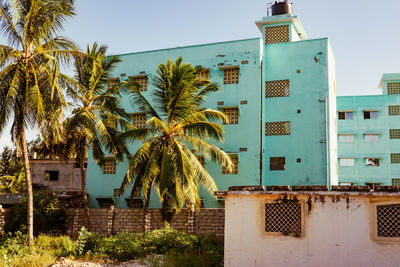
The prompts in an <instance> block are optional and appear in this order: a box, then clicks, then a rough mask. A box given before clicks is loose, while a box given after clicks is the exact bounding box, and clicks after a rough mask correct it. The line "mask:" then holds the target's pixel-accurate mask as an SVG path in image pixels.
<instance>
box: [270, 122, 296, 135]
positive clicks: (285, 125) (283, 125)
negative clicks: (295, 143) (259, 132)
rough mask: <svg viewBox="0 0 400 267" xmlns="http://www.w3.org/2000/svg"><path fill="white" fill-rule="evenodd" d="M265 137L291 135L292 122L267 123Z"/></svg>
mask: <svg viewBox="0 0 400 267" xmlns="http://www.w3.org/2000/svg"><path fill="white" fill-rule="evenodd" d="M265 135H266V136H272V135H290V121H276V122H267V123H265Z"/></svg>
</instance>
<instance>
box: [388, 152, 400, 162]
mask: <svg viewBox="0 0 400 267" xmlns="http://www.w3.org/2000/svg"><path fill="white" fill-rule="evenodd" d="M390 162H391V163H400V153H392V154H390Z"/></svg>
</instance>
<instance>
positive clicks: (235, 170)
mask: <svg viewBox="0 0 400 267" xmlns="http://www.w3.org/2000/svg"><path fill="white" fill-rule="evenodd" d="M229 157H230V158H231V161H232V164H233V166H232V170H229V168H228V167H222V174H236V173H238V168H239V157H238V155H236V154H233V155H229Z"/></svg>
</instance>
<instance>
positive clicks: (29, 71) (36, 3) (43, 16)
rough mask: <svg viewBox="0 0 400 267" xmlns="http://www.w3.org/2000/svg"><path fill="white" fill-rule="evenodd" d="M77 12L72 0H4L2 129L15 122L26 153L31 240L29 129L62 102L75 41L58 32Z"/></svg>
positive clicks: (0, 3) (0, 19)
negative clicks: (63, 77) (65, 66)
mask: <svg viewBox="0 0 400 267" xmlns="http://www.w3.org/2000/svg"><path fill="white" fill-rule="evenodd" d="M73 15H74V1H73V0H25V1H23V0H13V1H12V3H10V1H7V0H0V28H1V32H2V33H3V35H4V37H6V39H7V40H8V44H7V45H0V133H2V132H3V131H4V129H5V127H6V125H8V123H9V122H11V124H12V126H11V135H12V140H13V141H14V142H15V144H16V146H17V148H18V149H19V151H21V152H22V155H23V157H22V161H23V163H24V169H25V178H26V188H27V194H28V218H27V222H28V223H27V224H28V225H27V226H28V234H29V244H30V245H32V244H33V195H32V180H31V174H30V168H29V158H28V148H27V141H26V131H27V129H29V127H33V126H37V127H38V128H39V129H41V128H42V126H43V123H44V122H45V121H46V120H48V119H49V118H51V117H52V116H54V114H55V112H54V111H55V109H56V108H59V107H60V105H63V103H64V98H63V93H62V91H61V88H60V86H59V84H58V83H57V82H58V77H59V64H62V63H68V60H69V59H70V56H71V51H75V50H76V48H75V45H74V44H73V43H72V42H71V41H69V40H67V39H65V38H63V37H59V36H57V33H58V32H59V31H60V30H61V29H62V25H63V23H64V22H65V21H66V20H67V19H68V18H70V17H72V16H73Z"/></svg>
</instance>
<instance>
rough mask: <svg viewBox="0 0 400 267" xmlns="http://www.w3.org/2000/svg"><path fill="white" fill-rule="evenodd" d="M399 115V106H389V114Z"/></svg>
mask: <svg viewBox="0 0 400 267" xmlns="http://www.w3.org/2000/svg"><path fill="white" fill-rule="evenodd" d="M398 115H400V106H389V116H398Z"/></svg>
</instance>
